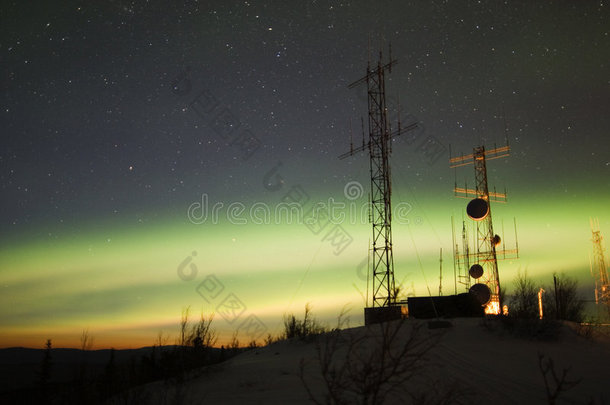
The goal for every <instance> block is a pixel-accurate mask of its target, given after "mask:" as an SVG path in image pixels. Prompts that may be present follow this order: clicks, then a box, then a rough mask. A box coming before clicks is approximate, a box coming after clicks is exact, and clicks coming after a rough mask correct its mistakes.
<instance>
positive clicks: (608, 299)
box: [590, 219, 610, 315]
mask: <svg viewBox="0 0 610 405" xmlns="http://www.w3.org/2000/svg"><path fill="white" fill-rule="evenodd" d="M590 223H591V233H592V234H593V237H592V238H591V240H592V241H593V262H592V263H591V275H592V276H593V277H594V278H595V304H597V305H598V308H599V304H602V306H605V307H606V309H607V311H608V315H610V281H608V271H607V266H606V259H605V257H604V247H603V245H602V240H603V237H602V234H601V232H600V230H599V220H598V219H591V220H590Z"/></svg>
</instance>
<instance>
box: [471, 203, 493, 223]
mask: <svg viewBox="0 0 610 405" xmlns="http://www.w3.org/2000/svg"><path fill="white" fill-rule="evenodd" d="M466 213H467V214H468V216H469V217H470V218H472V219H474V220H475V221H481V220H483V219H485V217H486V216H487V214H489V204H487V201H485V200H484V199H482V198H475V199H473V200H470V202H469V203H468V205H467V206H466Z"/></svg>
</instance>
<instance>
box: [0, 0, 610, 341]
mask: <svg viewBox="0 0 610 405" xmlns="http://www.w3.org/2000/svg"><path fill="white" fill-rule="evenodd" d="M1 7H2V15H3V23H2V24H1V28H0V32H2V36H1V38H2V39H1V42H0V58H1V60H2V64H1V69H2V88H3V92H2V93H3V95H2V98H1V107H2V108H1V109H0V114H1V115H0V117H1V118H0V120H1V121H0V123H1V126H2V148H1V150H0V187H1V189H2V199H1V208H2V209H1V212H0V224H1V228H0V229H1V230H0V288H1V289H2V294H1V295H0V324H1V325H2V327H1V328H2V333H1V334H0V346H3V347H7V346H28V347H42V345H43V344H44V342H45V340H46V339H47V338H51V339H53V343H54V346H57V347H69V346H76V345H78V338H79V336H80V334H81V331H82V330H83V329H86V328H88V329H89V331H90V333H91V335H92V336H93V337H94V338H95V345H96V347H100V348H101V347H110V346H113V347H116V348H123V347H139V346H144V345H151V344H153V342H154V340H155V338H156V336H157V334H158V332H159V331H163V332H164V333H165V334H166V335H170V336H171V338H170V339H172V340H171V341H170V343H171V342H173V336H174V335H175V333H176V331H177V324H178V321H179V317H180V313H181V310H182V309H183V308H185V307H187V306H191V310H192V313H193V316H198V313H199V312H200V311H201V310H203V311H204V312H205V313H211V312H215V313H216V315H215V327H216V329H217V330H218V332H219V335H220V339H219V344H220V343H222V342H224V341H226V340H227V339H229V338H230V336H231V334H232V333H233V331H235V330H238V329H240V327H241V332H240V336H239V338H240V340H241V341H243V342H247V341H248V340H250V339H251V338H252V337H257V338H259V340H262V335H260V336H259V332H260V333H264V334H266V333H276V332H278V330H279V327H280V326H281V322H282V315H283V314H285V313H289V312H294V313H297V314H300V313H301V312H302V310H303V308H304V306H305V304H306V303H310V304H311V305H312V308H313V311H314V314H315V315H316V316H318V317H319V318H320V319H321V320H322V321H324V322H328V323H329V324H332V323H333V322H334V320H335V317H336V316H337V315H338V314H339V312H341V309H342V308H343V307H344V306H346V305H347V306H348V307H349V308H351V311H350V312H349V315H350V317H351V318H350V319H351V324H352V325H356V324H360V323H361V322H362V311H361V308H362V306H363V302H364V300H363V296H362V295H363V294H365V293H366V277H364V276H363V274H365V272H363V271H362V266H361V264H362V262H363V260H364V259H366V256H367V246H368V241H369V239H370V225H369V224H368V223H367V222H366V218H364V220H363V218H361V215H360V213H361V207H362V206H363V204H365V203H366V201H367V196H368V188H369V178H368V175H369V168H368V156H367V155H366V154H361V155H359V156H355V157H353V158H349V159H345V160H339V159H338V158H337V157H338V156H339V155H340V154H342V153H344V152H346V151H348V150H349V147H350V127H351V128H352V132H353V136H352V138H353V142H354V143H355V144H358V143H359V142H361V131H360V117H361V116H365V117H366V115H365V114H366V110H365V109H366V97H365V94H364V91H363V89H356V90H349V89H347V85H348V84H349V83H351V82H352V81H354V80H356V79H358V78H360V77H361V76H363V75H364V74H365V71H366V62H367V59H368V55H367V54H368V50H367V43H368V38H369V36H370V38H371V43H372V45H371V48H372V52H373V56H372V60H373V61H375V60H376V54H377V52H378V50H379V49H380V48H382V49H383V50H384V52H387V45H388V43H390V42H391V44H392V53H393V55H392V56H393V57H395V58H396V59H398V60H399V63H398V64H397V65H396V66H395V67H394V68H393V70H392V73H391V75H390V76H389V77H388V82H387V90H388V99H389V100H390V101H391V102H392V103H393V110H392V111H391V112H390V115H391V116H392V118H393V119H394V120H395V119H396V118H397V116H399V115H400V117H402V120H403V124H406V123H407V122H405V121H409V120H416V121H418V122H419V123H420V129H419V130H418V132H416V133H413V134H412V135H404V136H402V137H398V138H396V139H395V141H394V145H393V155H392V161H391V163H392V180H393V204H394V207H395V208H396V207H402V208H403V211H401V212H400V213H396V212H395V217H394V221H395V222H394V225H393V241H394V261H395V272H396V281H397V283H402V285H403V291H405V293H407V294H417V295H423V294H428V290H430V291H431V292H432V293H433V294H436V292H437V291H438V274H439V262H438V258H439V249H440V248H442V249H443V292H444V293H451V292H453V265H452V264H453V263H452V256H451V252H452V242H451V237H452V235H451V217H452V216H454V217H455V223H456V227H458V226H459V225H460V223H461V218H462V216H463V215H464V214H463V212H464V210H465V206H466V202H467V201H466V200H462V199H458V198H455V197H454V196H453V192H452V190H453V186H454V183H455V182H456V181H457V183H458V184H459V185H463V184H464V181H468V183H469V184H470V185H472V184H473V183H474V178H473V174H474V173H473V169H472V167H466V168H461V169H458V170H457V172H454V171H453V170H451V169H449V164H448V159H449V149H451V151H452V153H453V154H459V153H465V154H467V153H471V151H472V147H474V146H477V145H480V144H485V145H486V146H488V147H493V145H494V144H498V145H502V144H504V142H505V137H506V138H508V141H509V143H510V146H511V149H512V151H511V156H510V157H508V158H505V159H500V160H494V161H490V162H489V163H488V175H489V181H490V185H491V186H492V187H493V186H495V187H497V189H498V191H501V190H503V189H504V188H505V187H506V188H507V190H508V203H507V204H492V211H493V218H494V225H495V229H496V230H498V231H499V230H500V229H501V227H502V223H504V228H505V232H504V234H501V236H502V237H503V239H504V240H505V241H506V243H507V247H510V246H512V244H514V235H513V230H512V224H513V217H514V218H516V220H517V228H518V241H519V248H520V258H519V259H518V260H513V261H502V262H500V264H499V267H500V277H501V280H502V281H503V282H504V285H505V286H506V287H507V288H508V289H509V290H510V287H511V286H510V283H511V281H512V279H513V277H514V276H515V275H516V274H517V272H518V271H519V270H521V271H523V270H527V272H528V274H529V275H531V276H532V277H533V278H534V279H535V280H536V281H537V282H539V283H541V284H545V283H546V284H548V283H549V281H548V279H549V276H550V275H551V274H552V273H553V272H564V273H566V274H568V275H571V276H573V277H575V278H577V279H578V280H579V281H580V284H581V288H582V294H583V298H584V299H593V297H592V296H593V279H592V277H591V276H590V274H589V259H588V257H589V255H590V253H591V251H592V248H591V241H590V238H591V231H590V228H589V217H597V218H599V220H600V227H601V231H602V234H604V235H605V236H606V237H608V235H610V217H609V210H608V207H609V206H610V176H609V175H610V140H609V139H610V138H609V137H608V128H610V118H609V117H610V114H608V111H610V69H609V66H608V60H609V58H608V57H609V56H610V36H609V29H608V27H610V21H609V17H608V16H609V15H610V14H609V13H608V10H607V7H608V6H607V5H606V4H605V3H604V2H600V1H581V2H578V3H575V2H568V1H559V2H526V1H507V2H492V1H468V2H459V3H458V2H451V1H449V2H446V1H432V2H429V3H426V4H421V3H419V2H398V1H397V2H384V3H383V4H374V3H371V2H364V1H354V2H335V1H307V2H302V3H299V4H298V5H297V3H296V2H294V4H291V3H290V2H289V3H285V2H279V1H278V2H274V1H260V2H258V1H242V2H230V4H229V3H226V2H220V1H207V2H197V1H184V2H179V3H176V4H172V5H171V6H169V7H168V6H165V5H163V3H161V2H157V1H152V2H144V1H133V2H126V1H114V2H107V4H104V5H101V4H100V5H92V4H88V3H86V2H79V1H68V2H63V3H62V4H61V5H58V4H41V5H39V7H38V8H37V10H36V11H35V12H31V11H29V10H26V7H24V6H23V5H21V4H20V3H18V2H14V3H12V4H3V5H2V6H1ZM398 101H399V103H400V111H399V110H398ZM426 139H433V140H434V141H435V142H436V143H437V144H438V145H439V148H438V149H437V151H438V153H433V154H430V153H426V151H425V150H424V149H422V146H421V145H422V140H426ZM354 182H357V183H354ZM348 184H351V185H352V186H356V189H352V190H351V191H355V194H349V193H348V192H347V191H348V190H347V188H346V186H347V185H348ZM358 185H361V188H358ZM295 193H297V194H295ZM295 195H299V196H301V197H302V196H305V197H307V199H306V200H299V201H304V202H303V204H302V206H301V207H302V208H303V213H304V214H305V215H306V212H307V208H308V207H311V206H312V205H313V204H315V203H316V202H324V203H327V204H328V203H329V201H331V200H329V199H332V202H333V203H337V204H344V206H339V208H338V209H337V212H336V213H337V218H339V219H340V220H337V221H335V222H333V223H330V224H328V226H327V227H325V228H324V229H316V228H314V227H312V226H308V224H307V223H306V221H304V220H300V221H299V220H298V218H297V219H295V218H293V219H292V220H291V218H290V217H289V214H287V213H286V212H282V213H281V215H279V216H278V215H276V213H277V210H276V208H277V207H278V205H281V204H282V203H283V202H286V201H287V199H292V200H291V201H294V198H295ZM204 198H205V199H206V202H207V211H206V213H207V214H208V216H207V217H205V216H204V214H203V211H201V212H199V211H197V213H198V214H199V216H198V217H196V218H194V217H193V215H192V213H193V212H195V211H193V209H195V208H196V209H201V210H203V207H202V205H204V204H203V203H202V201H203V200H202V199H204ZM193 204H195V205H193ZM197 204H199V205H197ZM401 204H402V205H401ZM189 208H190V212H191V216H190V217H189V215H188V212H189ZM267 209H268V211H266V210H267ZM266 212H268V213H270V215H269V217H268V218H267V219H265V218H266V217H265V213H266ZM356 212H357V213H358V214H355V213H356ZM253 213H254V214H253ZM261 215H262V217H261ZM261 218H263V219H262V220H261ZM336 226H340V229H341V230H342V231H343V232H345V235H344V236H345V238H346V239H343V240H344V244H343V245H340V246H339V247H337V246H335V245H333V241H336V239H333V234H331V233H330V232H331V230H332V229H339V228H336ZM335 236H336V235H335ZM345 241H349V243H347V242H345ZM193 252H196V254H195V255H193ZM189 257H190V258H191V259H190V260H188V259H189ZM181 264H184V266H183V267H182V269H183V271H184V272H196V274H195V273H192V276H193V277H192V278H191V277H181V276H180V274H182V275H183V276H184V274H185V273H184V272H183V273H180V272H179V269H178V268H179V266H180V265H181ZM191 265H193V266H191ZM188 275H191V273H189V274H188ZM587 294H588V295H589V296H587ZM227 297H229V298H227ZM225 299H229V301H230V303H232V304H235V305H234V306H233V307H232V308H233V312H232V315H231V314H228V315H227V313H224V316H223V313H222V311H219V310H218V309H219V308H220V307H221V304H223V303H225V304H226V303H227V302H229V301H224V300H225ZM225 308H226V306H225ZM253 317H255V318H253ZM248 319H250V320H252V319H255V320H256V321H257V322H258V324H257V325H258V329H257V328H254V329H248V330H249V331H250V332H248V330H246V329H243V328H244V327H245V326H242V325H244V322H246V320H248ZM255 330H256V331H257V332H256V333H255V332H254V331H255ZM249 333H250V335H251V334H256V336H250V335H249Z"/></svg>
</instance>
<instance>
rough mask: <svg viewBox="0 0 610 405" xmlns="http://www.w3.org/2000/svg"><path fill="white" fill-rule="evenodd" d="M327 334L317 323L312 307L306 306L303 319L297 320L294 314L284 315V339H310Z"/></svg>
mask: <svg viewBox="0 0 610 405" xmlns="http://www.w3.org/2000/svg"><path fill="white" fill-rule="evenodd" d="M324 332H326V328H325V327H323V326H322V325H320V324H319V323H318V321H316V319H315V318H314V317H313V316H312V314H311V306H310V305H309V304H307V305H305V314H304V316H303V319H302V320H301V319H297V318H296V317H295V316H294V314H290V315H284V333H283V335H282V338H284V339H292V338H300V339H305V338H310V337H312V336H316V335H319V334H321V333H324Z"/></svg>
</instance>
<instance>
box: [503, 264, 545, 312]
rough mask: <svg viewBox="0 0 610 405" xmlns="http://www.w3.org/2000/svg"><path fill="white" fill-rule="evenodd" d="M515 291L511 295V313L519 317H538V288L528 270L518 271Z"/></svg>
mask: <svg viewBox="0 0 610 405" xmlns="http://www.w3.org/2000/svg"><path fill="white" fill-rule="evenodd" d="M513 283H514V286H515V291H514V292H513V294H512V295H511V297H510V311H509V314H510V315H512V316H515V317H517V318H536V317H537V316H538V289H537V288H536V286H535V285H534V282H533V281H532V279H531V278H529V277H528V276H527V271H526V272H524V273H521V272H519V273H517V277H516V278H515V280H514V282H513Z"/></svg>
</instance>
